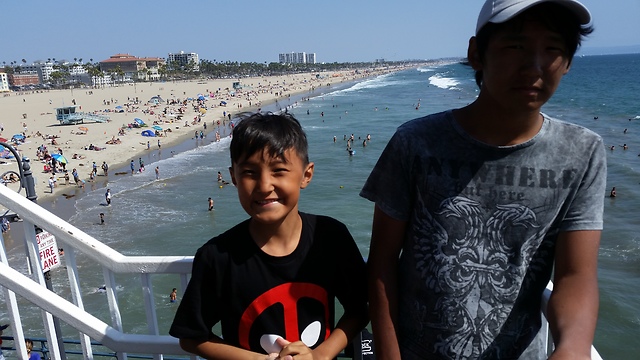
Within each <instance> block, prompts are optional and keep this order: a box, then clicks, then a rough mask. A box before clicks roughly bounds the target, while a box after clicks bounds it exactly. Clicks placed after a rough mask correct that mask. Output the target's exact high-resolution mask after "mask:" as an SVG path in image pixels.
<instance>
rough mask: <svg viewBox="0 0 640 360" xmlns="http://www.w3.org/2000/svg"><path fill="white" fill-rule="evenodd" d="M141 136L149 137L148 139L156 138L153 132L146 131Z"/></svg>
mask: <svg viewBox="0 0 640 360" xmlns="http://www.w3.org/2000/svg"><path fill="white" fill-rule="evenodd" d="M140 135H142V136H148V137H155V136H156V134H155V133H154V132H153V131H151V130H145V131H143V132H141V133H140Z"/></svg>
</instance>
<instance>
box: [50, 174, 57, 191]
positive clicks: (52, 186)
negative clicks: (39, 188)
mask: <svg viewBox="0 0 640 360" xmlns="http://www.w3.org/2000/svg"><path fill="white" fill-rule="evenodd" d="M55 186H56V180H55V179H54V178H53V176H50V177H49V189H50V190H51V193H52V194H53V188H54V187H55Z"/></svg>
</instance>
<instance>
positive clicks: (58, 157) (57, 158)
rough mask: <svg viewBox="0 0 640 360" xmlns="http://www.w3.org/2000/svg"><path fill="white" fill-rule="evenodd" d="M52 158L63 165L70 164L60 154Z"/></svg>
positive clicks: (53, 155)
mask: <svg viewBox="0 0 640 360" xmlns="http://www.w3.org/2000/svg"><path fill="white" fill-rule="evenodd" d="M51 157H52V158H53V160H55V161H57V162H59V163H61V164H68V163H69V161H67V158H66V157H64V156H62V155H60V154H52V155H51Z"/></svg>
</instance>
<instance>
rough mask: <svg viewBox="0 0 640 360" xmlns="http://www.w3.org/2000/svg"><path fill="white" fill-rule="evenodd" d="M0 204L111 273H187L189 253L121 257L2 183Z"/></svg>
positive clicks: (191, 257) (189, 265) (190, 257)
mask: <svg viewBox="0 0 640 360" xmlns="http://www.w3.org/2000/svg"><path fill="white" fill-rule="evenodd" d="M0 203H2V204H3V205H4V206H5V207H7V208H9V209H11V210H13V211H14V212H16V213H17V214H18V215H19V216H20V218H22V219H25V220H28V221H29V222H31V223H33V224H36V225H38V226H39V227H40V228H42V229H45V230H47V231H48V232H50V233H51V234H53V235H54V236H55V237H56V239H57V240H59V241H62V242H63V243H65V244H67V245H70V246H71V247H73V248H75V249H76V250H78V251H80V252H82V253H83V254H85V255H87V256H89V257H90V258H91V259H92V260H94V261H95V262H97V263H98V264H100V265H102V266H104V267H106V268H108V269H109V270H111V271H113V272H114V273H131V272H132V270H135V271H134V272H136V273H170V274H189V273H191V263H192V261H193V256H125V255H123V254H121V253H119V252H118V251H116V250H114V249H112V248H110V247H109V246H107V245H105V244H103V243H102V242H100V241H98V240H96V239H95V238H94V237H92V236H91V235H89V234H87V233H85V232H84V231H82V230H80V229H78V228H77V227H75V226H73V225H71V224H69V223H68V222H66V221H65V220H63V219H61V218H59V217H58V216H56V215H55V214H52V213H51V212H49V211H47V210H46V209H44V208H42V207H41V206H39V205H38V204H36V203H34V202H32V201H29V200H28V199H27V198H25V197H23V196H21V195H20V194H18V193H16V192H14V191H12V190H11V189H9V188H7V187H5V186H0ZM17 209H19V211H17Z"/></svg>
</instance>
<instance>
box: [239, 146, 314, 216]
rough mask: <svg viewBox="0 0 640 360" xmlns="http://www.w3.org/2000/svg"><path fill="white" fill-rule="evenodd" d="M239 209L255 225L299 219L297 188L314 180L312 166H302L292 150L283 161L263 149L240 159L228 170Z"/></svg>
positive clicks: (311, 164)
mask: <svg viewBox="0 0 640 360" xmlns="http://www.w3.org/2000/svg"><path fill="white" fill-rule="evenodd" d="M230 172H231V179H232V181H233V184H234V185H236V187H237V189H238V199H239V200H240V204H241V205H242V208H243V209H244V210H245V211H246V212H247V214H249V216H251V218H252V220H253V221H255V222H256V225H258V224H263V225H275V224H281V223H284V222H286V221H287V220H289V219H291V218H295V219H297V218H298V199H299V197H300V189H304V188H305V187H306V186H307V185H308V184H309V182H310V181H311V178H312V177H313V163H309V164H305V162H304V161H303V160H302V159H301V158H300V156H299V155H298V154H297V152H296V151H295V150H294V149H288V150H286V151H285V152H284V159H281V158H279V157H273V156H270V155H269V152H268V151H267V150H266V149H265V150H263V151H262V152H256V153H255V154H253V155H251V156H249V157H247V158H243V159H241V160H240V161H239V162H238V163H234V164H232V166H231V169H230Z"/></svg>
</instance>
